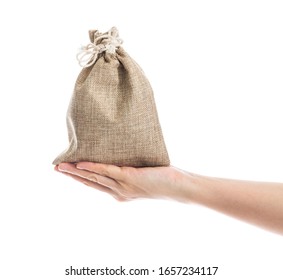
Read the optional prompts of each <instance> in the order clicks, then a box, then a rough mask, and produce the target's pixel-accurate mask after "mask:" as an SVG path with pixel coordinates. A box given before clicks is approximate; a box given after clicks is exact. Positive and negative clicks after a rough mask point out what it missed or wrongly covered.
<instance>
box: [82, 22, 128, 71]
mask: <svg viewBox="0 0 283 280" xmlns="http://www.w3.org/2000/svg"><path fill="white" fill-rule="evenodd" d="M96 34H97V33H96ZM98 42H101V43H99V44H98ZM122 43H123V40H122V39H121V38H119V33H118V30H117V28H116V27H112V28H111V29H110V30H109V31H108V32H107V34H102V35H100V36H97V37H96V38H95V39H94V42H93V43H89V44H87V45H86V46H82V47H81V49H80V51H79V52H78V54H77V60H78V62H79V65H80V66H81V67H83V68H86V67H89V66H91V65H93V64H94V63H95V61H96V60H97V57H98V55H99V54H100V53H102V52H107V53H115V51H116V50H117V48H118V47H120V46H121V44H122Z"/></svg>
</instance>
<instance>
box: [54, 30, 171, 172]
mask: <svg viewBox="0 0 283 280" xmlns="http://www.w3.org/2000/svg"><path fill="white" fill-rule="evenodd" d="M89 37H90V41H91V43H89V44H88V45H86V46H85V47H83V48H82V49H81V50H80V52H79V53H78V55H77V59H78V61H79V64H80V66H82V67H83V69H82V71H81V73H80V74H79V76H78V78H77V81H76V84H75V88H74V92H73V96H72V99H71V102H70V105H69V108H68V112H67V127H68V136H69V146H68V148H67V149H66V150H65V151H64V152H63V153H61V154H60V155H59V156H58V157H57V158H56V159H55V160H54V162H53V164H59V163H61V162H73V163H74V162H79V161H91V162H99V163H106V164H114V165H119V166H134V167H144V166H167V165H169V164H170V161H169V157H168V153H167V150H166V146H165V143H164V140H163V136H162V131H161V127H160V124H159V120H158V115H157V110H156V106H155V101H154V96H153V91H152V88H151V86H150V83H149V81H148V80H147V78H146V77H145V75H144V73H143V71H142V70H141V68H140V67H139V66H138V64H137V63H136V62H135V61H134V60H133V59H132V58H131V57H130V56H129V55H128V54H127V53H126V52H125V51H124V49H123V48H122V47H121V44H122V43H123V41H122V40H121V39H120V38H119V33H118V30H117V29H116V28H115V27H113V28H111V29H110V30H109V31H108V32H106V33H99V32H98V31H97V30H91V31H90V32H89Z"/></svg>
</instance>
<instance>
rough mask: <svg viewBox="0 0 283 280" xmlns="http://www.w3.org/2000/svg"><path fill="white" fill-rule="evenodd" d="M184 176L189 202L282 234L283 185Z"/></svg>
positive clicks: (184, 188)
mask: <svg viewBox="0 0 283 280" xmlns="http://www.w3.org/2000/svg"><path fill="white" fill-rule="evenodd" d="M184 176H185V177H186V178H185V179H184V180H183V184H184V187H183V191H184V196H185V197H187V198H188V199H189V200H190V201H192V202H195V203H197V204H201V205H203V206H206V207H209V208H211V209H214V210H217V211H219V212H222V213H224V214H227V215H230V216H233V217H235V218H238V219H241V220H244V221H246V222H249V223H252V224H255V225H257V226H260V227H263V228H266V229H269V230H272V231H276V232H279V233H281V234H283V184H280V183H264V182H250V181H239V180H230V179H220V178H213V177H205V176H199V175H195V174H189V173H185V175H184Z"/></svg>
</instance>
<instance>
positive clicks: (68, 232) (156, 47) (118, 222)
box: [0, 0, 283, 280]
mask: <svg viewBox="0 0 283 280" xmlns="http://www.w3.org/2000/svg"><path fill="white" fill-rule="evenodd" d="M282 14H283V4H282V2H281V1H248V0H245V1H241V0H238V1H180V0H175V1H145V0H143V1H130V0H127V1H126V0H119V1H114V0H108V1H96V0H93V1H83V0H80V1H59V0H57V1H32V0H29V1H2V2H1V4H0V31H1V32H0V36H1V37H0V48H1V49H0V71H1V73H0V79H1V80H0V81H1V82H0V86H1V93H0V98H1V100H0V121H1V130H0V131H1V135H0V141H1V145H0V149H1V150H0V152H1V154H0V156H1V163H0V165H1V166H0V170H1V174H0V180H1V181H0V184H1V189H0V190H1V193H0V210H1V212H0V213H1V230H0V235H1V239H0V255H1V261H0V278H1V279H5V280H9V279H13V280H14V279H29V280H32V279H42V280H45V279H58V280H61V279H126V278H124V277H110V278H107V277H105V276H104V277H103V276H101V277H86V278H84V277H74V276H64V270H65V269H66V268H68V267H69V266H70V265H73V266H75V267H82V266H90V267H94V268H103V267H105V266H108V267H117V266H120V265H123V266H124V267H126V268H131V267H135V268H136V267H142V268H151V269H156V271H157V270H158V267H160V266H164V267H166V266H218V267H219V271H218V273H217V275H216V276H210V277H205V276H199V277H189V276H182V277H181V276H180V277H179V278H174V277H172V278H170V277H169V276H167V277H166V276H157V274H155V275H154V274H152V275H151V276H148V277H144V279H163V278H164V279H231V280H233V279H273V280H277V279H283V271H282V251H283V240H282V236H279V235H276V234H273V233H270V232H267V231H264V230H261V229H259V228H256V227H253V226H251V225H247V224H245V223H242V222H240V221H238V220H234V219H232V218H229V217H226V216H224V215H222V214H219V213H216V212H214V211H211V210H209V209H205V208H201V207H198V206H195V205H184V204H179V203H175V202H169V201H146V200H141V201H135V202H130V203H125V204H123V203H118V202H116V201H114V200H113V199H112V198H111V197H108V196H106V195H105V194H101V193H98V192H96V191H94V190H92V189H90V188H87V187H86V186H84V185H80V184H79V183H77V182H75V181H72V180H71V179H69V178H67V177H65V176H63V175H61V174H58V173H55V172H54V171H53V167H52V164H51V162H52V160H53V159H54V158H55V157H56V156H57V155H58V153H60V152H61V151H63V150H64V149H65V148H66V147H67V130H66V125H65V114H66V110H67V106H68V103H69V99H70V97H71V94H72V90H73V86H74V82H75V79H76V77H77V75H78V73H79V71H80V68H79V66H78V65H77V62H76V60H75V55H76V52H77V49H78V47H80V45H81V44H86V43H88V30H89V29H93V28H98V29H99V30H101V31H107V30H108V29H109V28H110V27H112V26H113V25H115V26H117V27H118V29H119V30H120V35H121V38H123V39H124V48H125V49H126V50H127V51H128V53H129V54H130V55H131V56H132V57H133V58H134V59H135V60H136V61H137V62H138V63H139V64H140V65H141V67H142V68H143V70H144V71H145V73H146V75H147V76H148V78H149V80H150V81H151V84H152V86H153V89H154V91H155V98H156V103H157V107H158V111H159V117H160V121H161V124H162V128H163V132H164V137H165V140H166V144H167V148H168V151H169V154H170V158H171V161H172V165H175V166H177V167H179V168H182V169H185V170H189V171H192V172H195V173H199V174H203V175H211V176H218V177H228V178H237V179H247V180H264V181H278V182H283V171H282V166H283V161H282V159H283V148H282V143H283V130H282V121H283V109H282V93H283V83H282V75H283V52H282V50H283V39H282V31H283V17H282ZM282 222H283V221H282ZM140 278H141V277H127V279H140Z"/></svg>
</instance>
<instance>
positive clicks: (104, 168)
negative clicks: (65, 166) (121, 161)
mask: <svg viewBox="0 0 283 280" xmlns="http://www.w3.org/2000/svg"><path fill="white" fill-rule="evenodd" d="M76 166H77V168H78V169H83V170H88V171H91V172H95V173H97V174H100V175H102V176H106V177H110V178H113V179H116V180H119V179H122V170H121V167H118V166H116V165H110V164H102V163H94V162H79V163H77V165H76Z"/></svg>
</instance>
